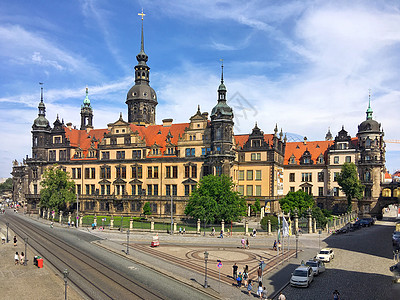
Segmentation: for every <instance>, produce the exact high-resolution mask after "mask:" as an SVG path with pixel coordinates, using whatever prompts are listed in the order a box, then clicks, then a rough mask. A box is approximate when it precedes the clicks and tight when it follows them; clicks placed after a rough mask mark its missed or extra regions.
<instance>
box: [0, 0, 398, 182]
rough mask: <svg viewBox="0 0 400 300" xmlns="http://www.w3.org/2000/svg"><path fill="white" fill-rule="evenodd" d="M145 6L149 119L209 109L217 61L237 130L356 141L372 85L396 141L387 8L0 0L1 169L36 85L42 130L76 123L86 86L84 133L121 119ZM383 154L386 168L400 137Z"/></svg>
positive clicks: (394, 12)
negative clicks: (344, 134)
mask: <svg viewBox="0 0 400 300" xmlns="http://www.w3.org/2000/svg"><path fill="white" fill-rule="evenodd" d="M142 8H143V10H144V13H145V14H146V16H145V17H144V29H145V51H146V53H147V54H148V56H149V61H148V65H149V66H150V68H151V73H150V80H151V82H150V84H151V86H152V87H153V88H154V89H155V90H156V92H157V95H158V101H159V104H158V106H157V115H156V119H157V123H161V120H162V119H164V118H173V119H174V122H188V120H189V118H190V116H192V115H193V114H194V113H195V112H196V110H197V105H200V106H201V110H202V111H208V112H210V111H211V109H212V107H213V106H214V105H215V103H216V99H217V97H216V96H217V92H216V90H217V88H218V85H219V77H220V59H221V58H223V59H224V78H225V84H226V86H227V88H228V103H229V101H230V103H231V106H232V107H233V108H234V112H235V133H249V132H251V129H252V128H253V127H254V123H255V121H257V122H258V126H259V127H260V128H261V129H262V130H263V131H264V132H265V133H272V132H273V129H274V127H275V124H276V123H277V124H278V127H279V129H280V128H282V129H283V131H284V132H290V133H296V134H298V135H300V136H307V138H308V140H321V139H324V137H325V133H326V132H327V129H328V128H329V127H330V129H331V131H332V133H333V134H334V135H336V134H337V132H338V131H339V130H340V129H341V126H342V125H344V127H345V129H346V130H347V131H348V132H349V134H350V135H351V136H355V135H356V133H357V125H358V124H359V123H361V122H362V121H363V120H364V119H365V116H366V115H365V111H366V109H367V105H368V89H371V103H372V108H373V111H374V115H373V116H374V119H376V120H377V121H379V122H381V123H382V126H383V128H384V130H385V138H386V139H388V140H397V139H400V138H399V134H398V129H397V127H398V126H397V125H398V117H397V115H398V112H399V109H400V102H399V96H400V91H399V84H398V83H399V79H400V76H399V70H400V51H399V50H400V31H399V28H400V5H399V4H398V2H395V1H326V0H324V1H317V0H314V1H306V0H301V1H264V0H260V1H234V0H226V1H202V0H198V1H186V0H176V1H163V0H160V1H132V0H131V1H128V0H119V1H105V0H98V1H90V0H81V1H45V0H39V1H22V0H21V1H1V2H0V59H1V62H2V63H1V64H0V74H1V75H0V76H1V80H0V109H1V112H0V124H1V127H2V130H1V133H0V134H1V136H0V138H1V141H2V143H1V145H0V151H1V156H0V177H8V176H10V175H9V173H10V172H11V165H12V164H11V162H12V160H14V159H17V160H18V161H22V159H23V158H24V157H25V156H26V155H29V156H30V155H31V133H30V131H31V126H32V123H33V120H34V119H35V118H36V117H37V105H38V102H39V100H40V87H39V84H38V83H39V82H44V84H45V85H44V87H45V104H46V108H47V115H46V116H47V118H48V120H49V121H50V123H51V124H52V123H53V122H54V121H55V119H56V116H57V114H59V116H60V118H63V119H64V121H65V122H66V123H67V122H72V123H73V124H74V125H76V126H77V127H79V125H80V115H79V113H80V106H81V104H82V102H83V99H84V98H85V87H86V85H87V86H88V87H89V98H90V100H91V103H92V106H93V109H94V126H95V128H105V127H106V126H107V124H108V123H111V122H114V121H116V120H117V119H118V117H119V113H120V112H122V113H123V117H124V119H125V120H126V119H127V105H126V104H125V100H126V93H127V91H128V90H129V88H130V87H131V86H132V85H133V82H134V77H133V72H132V70H133V67H134V66H135V65H136V58H135V57H136V54H137V53H138V52H139V50H140V26H141V20H140V17H139V16H138V12H140V11H141V9H142ZM386 150H387V168H388V170H389V171H390V172H393V171H394V170H395V169H397V168H400V158H399V154H400V144H395V143H387V147H386Z"/></svg>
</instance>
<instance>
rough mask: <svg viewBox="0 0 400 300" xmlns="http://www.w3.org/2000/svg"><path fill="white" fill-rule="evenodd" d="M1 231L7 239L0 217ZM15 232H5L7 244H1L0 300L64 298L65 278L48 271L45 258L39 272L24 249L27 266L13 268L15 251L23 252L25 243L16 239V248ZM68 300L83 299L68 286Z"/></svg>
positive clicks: (29, 251)
mask: <svg viewBox="0 0 400 300" xmlns="http://www.w3.org/2000/svg"><path fill="white" fill-rule="evenodd" d="M0 232H1V233H2V234H4V236H6V225H5V224H4V223H3V222H2V221H1V218H0ZM13 237H14V232H13V231H12V230H10V229H8V238H9V243H8V244H7V243H6V244H4V245H3V244H0V257H1V259H0V295H1V296H0V298H1V299H11V300H13V299H16V300H22V299H31V300H42V299H45V300H47V299H64V289H65V287H64V279H63V277H62V275H61V274H59V273H58V272H57V271H54V270H52V269H51V267H50V266H48V265H47V264H46V259H44V267H43V268H41V269H39V268H38V267H36V266H34V265H33V257H34V256H35V255H37V254H36V253H34V252H32V249H31V248H30V247H29V246H28V247H27V252H28V253H27V256H26V257H27V259H28V262H27V266H24V265H15V263H14V254H15V252H18V253H21V251H22V252H25V244H24V241H23V240H22V238H21V237H19V236H17V240H18V242H17V246H16V247H14V243H13V241H12V239H13ZM67 293H68V299H69V300H79V299H82V298H81V297H80V296H79V295H78V294H77V293H76V292H75V291H74V290H73V289H72V288H71V287H68V290H67Z"/></svg>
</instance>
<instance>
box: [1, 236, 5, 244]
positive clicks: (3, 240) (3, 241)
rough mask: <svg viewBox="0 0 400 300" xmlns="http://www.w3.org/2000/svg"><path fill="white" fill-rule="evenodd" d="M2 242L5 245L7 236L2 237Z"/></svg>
mask: <svg viewBox="0 0 400 300" xmlns="http://www.w3.org/2000/svg"><path fill="white" fill-rule="evenodd" d="M1 243H2V244H3V245H4V244H5V243H6V237H5V236H2V237H1Z"/></svg>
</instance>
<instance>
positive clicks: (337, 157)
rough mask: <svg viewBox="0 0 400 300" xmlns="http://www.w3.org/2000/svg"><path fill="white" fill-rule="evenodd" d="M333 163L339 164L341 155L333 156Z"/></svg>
mask: <svg viewBox="0 0 400 300" xmlns="http://www.w3.org/2000/svg"><path fill="white" fill-rule="evenodd" d="M333 163H334V164H338V163H339V156H335V157H333Z"/></svg>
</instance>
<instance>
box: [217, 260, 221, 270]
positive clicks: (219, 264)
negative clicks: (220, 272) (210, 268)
mask: <svg viewBox="0 0 400 300" xmlns="http://www.w3.org/2000/svg"><path fill="white" fill-rule="evenodd" d="M217 262H218V263H217V267H218V269H221V268H222V262H221V260H219V259H218V260H217Z"/></svg>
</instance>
